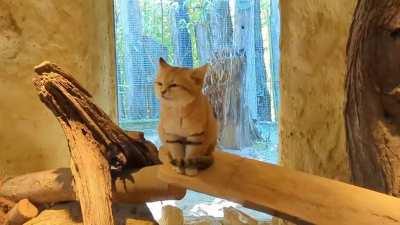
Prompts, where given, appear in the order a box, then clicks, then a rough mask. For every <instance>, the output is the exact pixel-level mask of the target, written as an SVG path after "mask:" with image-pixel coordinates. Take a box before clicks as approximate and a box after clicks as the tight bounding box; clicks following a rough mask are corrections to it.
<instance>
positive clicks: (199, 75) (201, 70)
mask: <svg viewBox="0 0 400 225" xmlns="http://www.w3.org/2000/svg"><path fill="white" fill-rule="evenodd" d="M207 71H208V64H205V65H204V66H201V67H198V68H196V69H195V70H194V73H193V74H192V78H193V80H194V81H195V82H196V84H198V85H200V86H203V82H204V77H205V76H206V73H207Z"/></svg>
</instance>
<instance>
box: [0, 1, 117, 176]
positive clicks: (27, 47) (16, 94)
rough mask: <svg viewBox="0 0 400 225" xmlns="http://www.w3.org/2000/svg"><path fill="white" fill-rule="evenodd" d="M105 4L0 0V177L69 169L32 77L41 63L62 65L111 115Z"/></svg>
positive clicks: (111, 51) (111, 55) (56, 127)
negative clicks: (64, 167) (49, 62)
mask: <svg viewBox="0 0 400 225" xmlns="http://www.w3.org/2000/svg"><path fill="white" fill-rule="evenodd" d="M112 13H113V10H112V1H110V0H85V1H78V0H58V1H51V0H44V1H34V0H13V1H11V0H0V127H1V129H0V175H1V173H7V174H9V175H12V174H19V173H24V172H28V171H36V170H41V169H48V168H55V167H59V166H66V165H68V158H69V156H68V150H67V143H66V141H65V137H64V135H63V133H62V130H61V128H60V127H59V125H58V123H57V121H56V119H55V117H54V116H53V115H52V114H51V113H50V112H49V111H48V110H47V109H46V108H45V106H44V105H43V104H41V103H40V101H39V99H38V97H37V95H36V91H35V89H34V88H33V85H32V83H31V79H32V76H33V66H35V65H37V64H39V63H40V62H42V61H44V60H49V61H52V62H54V63H57V64H59V65H61V66H62V67H63V68H65V69H66V70H68V71H70V72H72V73H73V74H74V75H75V76H76V78H77V80H79V81H80V82H81V83H82V84H83V86H84V87H86V88H87V89H88V90H89V91H90V92H91V93H92V94H93V96H94V100H95V102H96V103H98V104H99V105H100V106H101V107H102V108H103V109H104V110H105V111H106V112H107V113H109V114H110V115H112V117H114V116H115V115H116V112H115V110H116V107H115V81H114V77H115V73H114V46H113V43H114V41H113V39H114V37H113V27H112V24H113V21H112V19H113V14H112Z"/></svg>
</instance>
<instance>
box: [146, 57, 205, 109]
mask: <svg viewBox="0 0 400 225" xmlns="http://www.w3.org/2000/svg"><path fill="white" fill-rule="evenodd" d="M158 68H159V69H158V74H157V78H156V80H155V82H154V89H155V93H156V96H157V98H158V99H159V100H160V102H161V103H162V104H167V105H170V106H185V105H187V104H189V103H191V102H193V101H194V100H195V99H196V98H197V97H198V96H199V95H201V89H202V86H203V80H204V75H205V73H206V72H207V65H204V66H202V67H199V68H195V69H188V68H180V67H173V66H170V65H168V64H167V63H166V62H165V61H164V60H163V59H162V58H160V63H159V67H158Z"/></svg>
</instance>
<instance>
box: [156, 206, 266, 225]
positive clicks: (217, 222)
mask: <svg viewBox="0 0 400 225" xmlns="http://www.w3.org/2000/svg"><path fill="white" fill-rule="evenodd" d="M223 211H224V217H223V218H216V217H211V216H201V217H186V218H184V217H183V214H182V210H181V209H179V208H178V207H175V206H170V205H168V206H164V207H163V208H162V216H161V219H160V220H159V225H267V224H269V223H268V222H259V221H257V220H255V219H254V218H252V217H250V216H248V215H246V214H245V213H243V212H241V211H239V210H237V209H235V208H233V207H227V208H224V209H223Z"/></svg>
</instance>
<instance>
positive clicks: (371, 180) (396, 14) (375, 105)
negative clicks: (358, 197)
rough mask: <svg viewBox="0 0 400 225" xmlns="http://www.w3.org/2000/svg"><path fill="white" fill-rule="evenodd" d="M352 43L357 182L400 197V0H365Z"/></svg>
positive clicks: (352, 143) (351, 143)
mask: <svg viewBox="0 0 400 225" xmlns="http://www.w3.org/2000/svg"><path fill="white" fill-rule="evenodd" d="M350 32H351V33H350V37H349V41H348V46H347V82H346V89H347V103H346V108H345V119H346V130H347V139H348V146H347V150H348V154H349V157H350V163H351V171H352V178H353V182H354V183H355V184H356V185H360V186H363V187H366V188H370V189H373V190H376V191H380V192H384V193H388V194H391V195H394V196H397V197H399V196H400V86H399V85H400V66H399V63H400V1H399V0H363V1H361V0H359V1H358V4H357V7H356V11H355V14H354V19H353V24H352V26H351V31H350Z"/></svg>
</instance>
